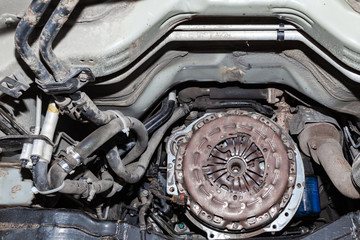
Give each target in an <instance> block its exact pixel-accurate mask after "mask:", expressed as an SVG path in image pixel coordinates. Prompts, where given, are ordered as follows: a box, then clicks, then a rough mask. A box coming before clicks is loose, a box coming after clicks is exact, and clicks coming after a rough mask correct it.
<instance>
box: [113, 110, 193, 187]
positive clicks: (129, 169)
mask: <svg viewBox="0 0 360 240" xmlns="http://www.w3.org/2000/svg"><path fill="white" fill-rule="evenodd" d="M187 113H189V108H188V107H187V105H185V106H183V107H179V108H177V109H175V111H174V114H173V115H172V116H171V118H170V119H169V120H168V121H167V122H166V123H165V124H164V125H163V126H162V127H161V128H159V129H158V130H157V131H156V132H155V133H154V134H153V135H152V137H151V139H150V141H149V143H148V148H147V149H146V151H145V152H144V153H143V154H142V155H141V157H140V159H139V161H138V162H135V163H132V164H130V165H128V166H126V165H127V164H128V163H130V161H129V158H125V159H124V160H121V158H120V155H119V151H118V148H117V146H115V147H113V148H112V149H111V150H110V151H109V152H108V153H107V154H106V158H107V160H108V163H109V165H110V167H111V168H112V170H113V171H114V172H115V173H116V174H117V175H118V176H119V177H120V178H122V179H123V180H124V181H125V182H128V183H136V182H138V181H139V180H140V179H141V178H142V177H143V175H144V173H145V171H146V169H147V167H148V165H149V163H150V160H151V157H152V155H153V154H154V152H155V150H156V147H157V146H158V144H159V143H160V141H161V139H162V138H163V136H164V134H165V132H166V131H167V129H168V128H169V127H170V126H171V125H172V124H174V123H175V122H176V121H178V120H179V119H180V118H182V117H184V116H185V115H186V114H187Z"/></svg>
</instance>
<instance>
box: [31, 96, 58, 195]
mask: <svg viewBox="0 0 360 240" xmlns="http://www.w3.org/2000/svg"><path fill="white" fill-rule="evenodd" d="M58 119H59V110H58V109H57V108H56V105H55V103H50V104H49V106H48V109H47V112H46V115H45V120H44V124H43V126H42V129H41V132H40V134H41V135H43V136H46V137H47V138H49V139H50V140H51V141H52V140H53V138H54V133H55V129H56V125H57V122H58ZM52 151H53V146H52V145H50V144H49V143H47V142H45V141H44V140H43V139H35V140H34V142H33V148H32V153H31V160H32V161H33V164H34V166H33V179H34V184H35V187H36V188H37V189H38V190H39V191H47V190H48V189H49V183H48V180H47V171H48V165H49V163H50V161H51V156H52Z"/></svg>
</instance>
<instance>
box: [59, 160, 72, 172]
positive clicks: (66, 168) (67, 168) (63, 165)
mask: <svg viewBox="0 0 360 240" xmlns="http://www.w3.org/2000/svg"><path fill="white" fill-rule="evenodd" d="M57 164H58V165H59V166H60V167H61V168H62V169H64V171H65V172H66V173H69V172H70V171H71V167H70V165H69V164H68V163H67V162H66V161H64V160H61V161H60V162H58V163H57Z"/></svg>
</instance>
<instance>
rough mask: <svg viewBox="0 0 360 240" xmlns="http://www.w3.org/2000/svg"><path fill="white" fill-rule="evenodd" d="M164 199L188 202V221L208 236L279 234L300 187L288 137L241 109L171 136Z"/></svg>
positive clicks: (209, 116) (298, 159)
mask: <svg viewBox="0 0 360 240" xmlns="http://www.w3.org/2000/svg"><path fill="white" fill-rule="evenodd" d="M167 152H168V179H167V185H168V186H167V191H168V193H169V194H172V195H176V194H179V193H180V194H185V195H186V196H187V197H188V199H189V200H188V203H187V206H188V210H187V213H186V215H187V217H188V218H189V219H190V220H191V221H192V222H193V223H194V224H195V225H197V226H198V227H200V228H201V229H203V230H204V231H206V232H207V235H208V238H216V239H219V238H245V237H250V236H254V235H257V234H260V233H262V232H265V231H280V230H281V229H282V228H283V227H285V225H286V224H287V223H288V222H289V221H290V220H291V217H292V216H293V215H294V214H295V212H296V210H297V207H298V205H299V202H300V199H301V196H302V193H303V190H304V187H303V185H304V169H303V163H302V159H301V156H300V153H299V151H298V149H297V147H296V144H295V143H294V141H293V140H292V138H291V137H290V136H289V135H288V134H287V133H286V132H285V130H283V129H282V128H281V127H279V126H278V125H277V124H276V123H275V122H273V121H272V120H270V119H269V118H267V117H265V116H263V115H260V114H258V113H249V112H246V111H242V110H230V111H227V112H221V113H213V114H206V115H205V116H203V117H202V118H200V119H198V120H196V121H195V122H193V123H192V124H191V125H189V126H188V127H186V128H185V129H183V130H178V131H177V132H175V133H174V134H173V135H172V136H171V137H170V139H169V142H168V147H167Z"/></svg>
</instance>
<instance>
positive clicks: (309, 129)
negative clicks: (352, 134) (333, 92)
mask: <svg viewBox="0 0 360 240" xmlns="http://www.w3.org/2000/svg"><path fill="white" fill-rule="evenodd" d="M298 138H299V142H300V147H301V150H302V151H303V152H304V153H305V154H306V155H308V156H311V157H312V158H313V159H314V161H315V162H317V163H318V164H320V165H321V166H323V168H324V170H325V171H326V173H327V174H328V176H329V178H330V180H331V182H332V183H333V184H334V186H335V187H336V188H337V189H338V190H339V192H341V193H342V194H343V195H344V196H346V197H348V198H352V199H360V192H359V191H358V190H357V188H356V187H355V186H354V184H353V182H352V173H351V167H350V164H349V163H348V162H347V161H346V159H345V157H344V154H343V151H342V146H341V144H340V140H341V137H340V132H339V130H338V129H337V128H336V127H335V126H334V125H332V124H330V123H311V124H307V125H306V126H305V128H304V130H303V131H302V132H301V133H300V135H299V136H298Z"/></svg>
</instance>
